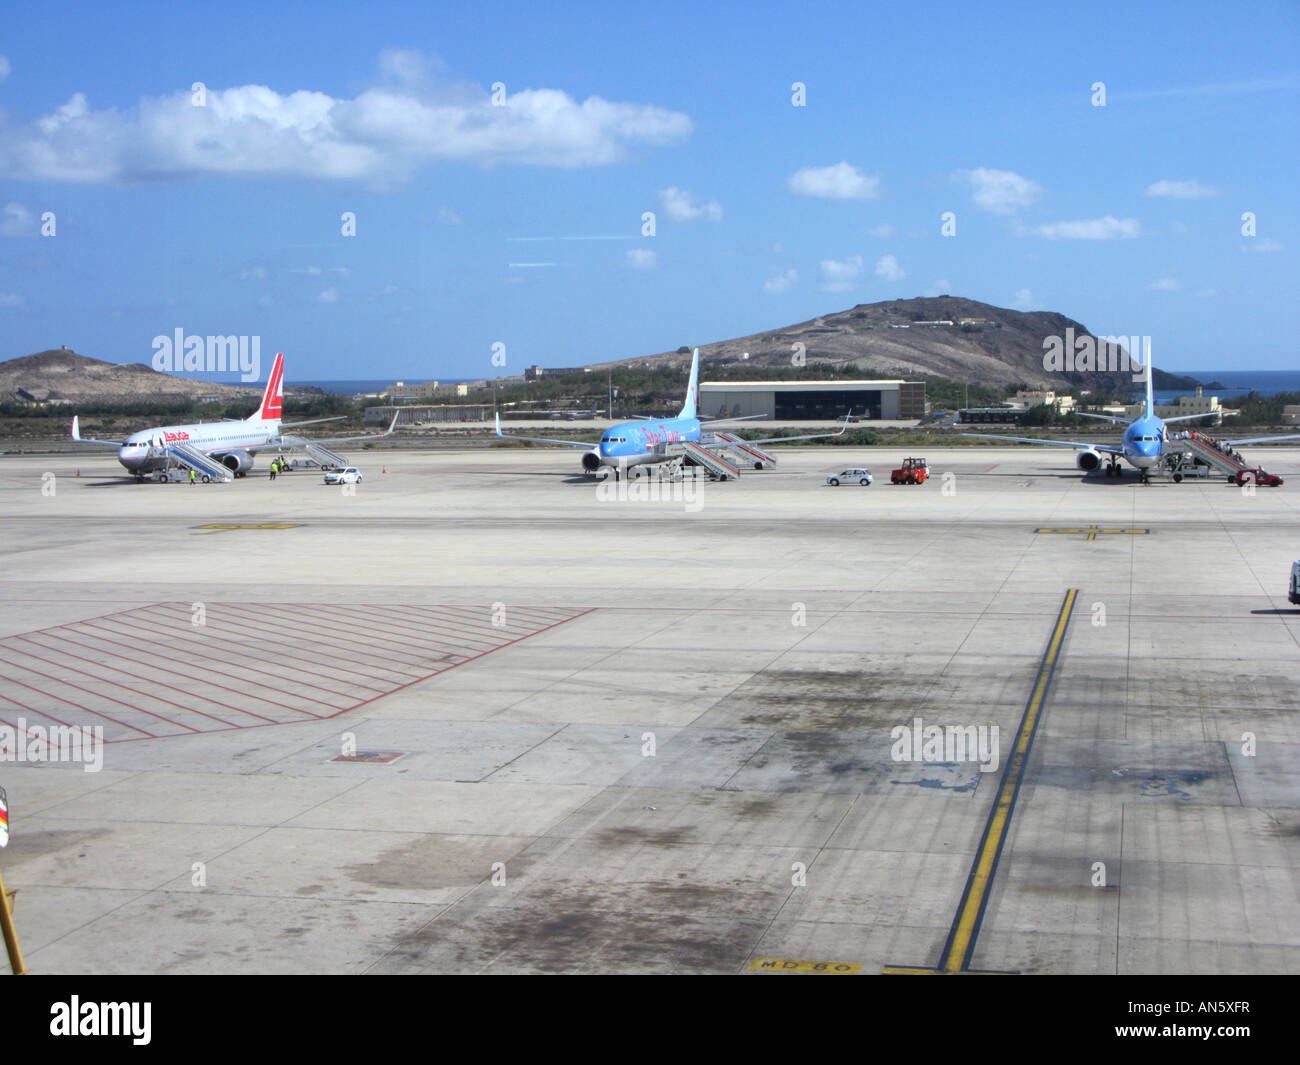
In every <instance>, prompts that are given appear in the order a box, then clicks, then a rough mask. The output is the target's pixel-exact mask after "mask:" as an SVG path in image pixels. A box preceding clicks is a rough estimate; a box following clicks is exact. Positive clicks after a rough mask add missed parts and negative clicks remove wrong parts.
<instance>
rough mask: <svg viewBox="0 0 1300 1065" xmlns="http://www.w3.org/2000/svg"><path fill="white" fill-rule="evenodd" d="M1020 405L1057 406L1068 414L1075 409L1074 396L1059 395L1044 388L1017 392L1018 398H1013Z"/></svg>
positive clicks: (1026, 406) (1027, 406)
mask: <svg viewBox="0 0 1300 1065" xmlns="http://www.w3.org/2000/svg"><path fill="white" fill-rule="evenodd" d="M1012 402H1013V403H1015V404H1016V406H1019V407H1025V408H1029V407H1042V406H1049V407H1055V408H1056V409H1057V410H1059V411H1061V412H1062V413H1063V414H1068V413H1070V411H1072V410H1074V397H1073V396H1058V395H1057V394H1056V393H1055V392H1052V391H1044V390H1041V389H1040V390H1030V391H1027V392H1017V393H1016V398H1015V399H1014V400H1012Z"/></svg>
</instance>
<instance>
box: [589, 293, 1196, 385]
mask: <svg viewBox="0 0 1300 1065" xmlns="http://www.w3.org/2000/svg"><path fill="white" fill-rule="evenodd" d="M934 323H943V324H934ZM1067 329H1072V330H1073V331H1074V336H1075V337H1076V338H1077V337H1084V336H1091V335H1092V334H1091V333H1089V331H1088V328H1087V327H1086V326H1084V325H1083V324H1081V323H1080V322H1076V321H1074V320H1073V319H1071V318H1067V317H1066V316H1065V315H1063V314H1056V313H1053V312H1047V311H1013V310H1008V309H1007V308H1005V307H994V306H992V305H991V304H987V303H980V302H978V301H976V300H968V299H962V298H960V297H957V296H935V297H918V298H916V299H906V300H886V301H883V302H881V303H860V304H858V305H857V306H856V307H852V308H850V309H849V310H846V311H840V312H838V313H835V314H827V315H823V316H821V317H819V318H814V319H812V320H811V321H807V322H800V323H799V324H797V325H790V326H784V327H782V328H780V329H772V330H767V331H764V332H762V333H754V334H752V335H750V336H745V337H738V338H736V339H735V340H723V341H718V342H716V343H712V344H700V345H699V348H700V359H701V362H702V364H703V367H704V369H703V370H702V376H704V377H705V378H707V377H708V376H709V375H710V374H711V373H716V372H717V369H718V368H719V367H724V366H728V367H729V366H731V365H734V364H744V365H746V366H748V367H752V368H753V370H754V373H753V375H752V376H754V377H761V376H762V373H761V368H762V367H775V366H781V367H789V366H791V365H792V363H791V359H792V356H793V355H794V354H795V347H794V346H795V345H796V344H802V345H803V355H804V358H805V360H806V362H807V363H808V364H812V363H831V364H834V365H838V366H844V367H854V368H855V369H856V371H857V372H861V374H862V375H863V376H864V377H884V378H893V377H901V378H907V379H916V378H918V377H924V376H936V377H945V378H949V379H952V380H956V381H966V382H968V383H970V384H980V385H990V386H1007V385H1015V384H1018V383H1024V384H1026V385H1029V386H1032V387H1037V388H1048V389H1058V390H1059V389H1063V388H1066V389H1068V388H1090V389H1094V390H1102V391H1116V392H1123V391H1132V390H1133V387H1134V386H1133V377H1132V374H1131V373H1125V372H1118V373H1115V372H1097V371H1095V370H1094V371H1091V372H1089V371H1086V370H1085V371H1077V370H1064V371H1060V372H1056V371H1048V370H1046V369H1045V368H1044V365H1043V356H1044V340H1046V339H1047V338H1049V337H1059V338H1061V340H1062V343H1063V344H1064V341H1065V338H1066V335H1067V334H1066V330H1067ZM746 353H747V354H748V358H744V356H745V355H746ZM647 362H649V363H651V364H653V365H656V366H664V365H669V366H683V367H685V366H689V364H690V347H689V346H684V347H683V348H679V349H677V350H676V351H672V352H662V353H660V354H658V355H652V356H649V357H648V358H639V359H621V360H618V361H616V362H612V363H602V364H601V366H602V368H603V367H604V366H625V365H630V364H644V363H647ZM1196 383H1197V382H1195V381H1194V380H1192V379H1191V378H1185V377H1175V376H1174V375H1172V374H1163V373H1162V372H1161V371H1160V370H1157V371H1156V385H1157V387H1164V388H1192V387H1194V386H1195V385H1196Z"/></svg>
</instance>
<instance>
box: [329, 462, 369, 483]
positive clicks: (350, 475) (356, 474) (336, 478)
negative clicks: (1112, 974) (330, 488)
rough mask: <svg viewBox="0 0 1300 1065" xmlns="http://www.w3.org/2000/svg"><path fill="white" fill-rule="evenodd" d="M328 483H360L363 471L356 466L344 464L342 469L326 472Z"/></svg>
mask: <svg viewBox="0 0 1300 1065" xmlns="http://www.w3.org/2000/svg"><path fill="white" fill-rule="evenodd" d="M325 483H326V484H360V483H361V471H360V470H359V469H357V468H356V467H355V466H344V467H343V469H341V470H330V471H329V472H328V473H327V474H325Z"/></svg>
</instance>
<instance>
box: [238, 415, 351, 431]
mask: <svg viewBox="0 0 1300 1065" xmlns="http://www.w3.org/2000/svg"><path fill="white" fill-rule="evenodd" d="M346 417H347V415H346V414H338V415H335V416H334V417H333V418H313V419H312V420H311V421H308V422H281V423H280V428H281V429H296V428H297V427H298V426H300V425H319V424H320V423H321V422H341V421H342V420H343V419H344V418H346ZM230 420H231V421H238V420H239V419H238V418H231V419H230Z"/></svg>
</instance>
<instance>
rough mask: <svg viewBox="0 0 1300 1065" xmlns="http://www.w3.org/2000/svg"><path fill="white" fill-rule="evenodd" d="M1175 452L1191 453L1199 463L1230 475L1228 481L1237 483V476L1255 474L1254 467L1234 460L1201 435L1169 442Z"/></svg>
mask: <svg viewBox="0 0 1300 1065" xmlns="http://www.w3.org/2000/svg"><path fill="white" fill-rule="evenodd" d="M1169 443H1170V445H1171V446H1172V448H1173V450H1176V451H1179V452H1191V454H1192V455H1194V456H1195V457H1196V458H1197V459H1198V460H1199V461H1201V462H1203V463H1205V465H1207V466H1211V467H1213V468H1214V469H1216V470H1218V471H1220V472H1221V473H1226V474H1227V475H1228V480H1230V481H1235V480H1236V479H1237V476H1238V475H1239V474H1242V473H1246V472H1253V471H1254V467H1253V466H1247V465H1246V464H1245V463H1244V462H1241V461H1239V460H1238V459H1235V458H1233V457H1232V456H1231V455H1229V454H1228V453H1227V452H1226V451H1223V450H1221V449H1220V448H1218V447H1216V446H1215V445H1214V444H1212V443H1210V441H1209V440H1208V439H1207V438H1206V437H1204V436H1201V435H1200V434H1199V433H1198V434H1195V435H1190V434H1189V435H1188V436H1186V437H1182V438H1180V439H1176V440H1171V441H1169Z"/></svg>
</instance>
